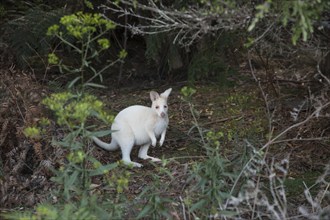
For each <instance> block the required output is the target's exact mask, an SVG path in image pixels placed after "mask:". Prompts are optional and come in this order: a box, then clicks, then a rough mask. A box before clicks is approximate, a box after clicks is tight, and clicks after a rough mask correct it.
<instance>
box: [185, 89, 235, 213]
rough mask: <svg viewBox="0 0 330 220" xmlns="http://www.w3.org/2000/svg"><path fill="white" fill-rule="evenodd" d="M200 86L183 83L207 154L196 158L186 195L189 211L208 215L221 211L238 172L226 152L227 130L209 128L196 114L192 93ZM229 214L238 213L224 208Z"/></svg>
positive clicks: (186, 99) (195, 125) (186, 97)
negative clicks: (199, 122)
mask: <svg viewBox="0 0 330 220" xmlns="http://www.w3.org/2000/svg"><path fill="white" fill-rule="evenodd" d="M195 92H196V90H194V89H192V88H189V87H183V88H182V89H181V94H182V95H183V99H184V100H185V101H187V102H188V103H189V107H190V111H191V113H192V114H193V118H194V119H195V120H194V127H196V128H197V129H198V131H199V135H200V138H201V140H202V147H203V149H204V150H205V158H204V159H203V160H202V161H200V162H195V163H194V164H193V166H192V170H191V172H190V177H189V179H188V180H189V182H193V183H194V184H193V187H192V188H190V189H189V192H194V194H193V193H188V195H194V196H188V197H187V198H186V199H185V203H186V206H187V207H188V208H187V209H188V211H189V213H190V214H192V215H193V216H195V217H198V218H208V217H210V216H214V215H215V214H219V213H221V212H219V209H218V208H219V204H222V203H223V202H224V201H225V200H226V199H228V198H229V197H230V196H231V195H230V194H229V190H230V184H231V183H232V182H233V181H234V178H235V176H236V175H235V172H234V171H233V169H232V165H231V162H230V161H229V160H228V159H226V158H225V157H224V156H223V155H222V154H221V152H222V147H221V142H220V140H221V139H223V138H224V133H223V132H221V131H219V132H214V131H208V132H205V131H204V130H203V129H202V128H201V127H200V126H199V124H198V121H197V119H196V116H194V114H195V113H194V112H195V109H194V105H193V104H192V103H191V96H192V95H193V94H194V93H195ZM222 214H223V215H226V216H229V215H233V214H235V213H231V212H223V213H222Z"/></svg>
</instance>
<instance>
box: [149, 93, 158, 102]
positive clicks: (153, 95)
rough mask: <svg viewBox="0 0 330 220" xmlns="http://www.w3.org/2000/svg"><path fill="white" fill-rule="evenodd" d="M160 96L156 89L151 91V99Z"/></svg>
mask: <svg viewBox="0 0 330 220" xmlns="http://www.w3.org/2000/svg"><path fill="white" fill-rule="evenodd" d="M158 98H159V94H158V93H157V92H154V91H151V92H150V99H151V101H155V100H156V99H158Z"/></svg>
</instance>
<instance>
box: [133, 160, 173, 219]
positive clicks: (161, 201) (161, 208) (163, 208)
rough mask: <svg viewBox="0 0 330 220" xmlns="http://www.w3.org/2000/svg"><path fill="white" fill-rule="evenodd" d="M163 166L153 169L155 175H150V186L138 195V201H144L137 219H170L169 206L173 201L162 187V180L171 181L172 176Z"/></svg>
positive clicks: (164, 187) (165, 188)
mask: <svg viewBox="0 0 330 220" xmlns="http://www.w3.org/2000/svg"><path fill="white" fill-rule="evenodd" d="M165 165H166V162H165V163H163V166H160V167H155V169H156V170H157V172H156V173H157V174H151V178H152V184H151V185H149V186H148V187H146V188H145V189H144V190H143V191H142V192H141V193H140V194H139V199H140V200H142V201H146V202H145V204H144V206H143V208H142V210H141V212H140V213H139V214H138V216H137V219H143V218H147V217H148V218H151V219H162V218H166V219H172V215H171V210H170V205H171V203H173V202H174V200H173V199H172V198H171V197H170V196H169V195H167V194H166V190H167V187H166V186H164V183H163V181H162V178H164V177H167V178H169V179H170V180H173V178H174V177H173V176H172V174H171V173H170V172H169V171H168V170H167V168H166V167H165Z"/></svg>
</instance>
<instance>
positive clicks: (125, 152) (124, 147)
mask: <svg viewBox="0 0 330 220" xmlns="http://www.w3.org/2000/svg"><path fill="white" fill-rule="evenodd" d="M133 146H134V142H133V141H132V142H127V143H122V144H120V148H121V153H122V157H123V159H122V161H123V162H124V164H127V165H133V166H134V167H142V164H140V163H136V162H133V161H131V151H132V148H133Z"/></svg>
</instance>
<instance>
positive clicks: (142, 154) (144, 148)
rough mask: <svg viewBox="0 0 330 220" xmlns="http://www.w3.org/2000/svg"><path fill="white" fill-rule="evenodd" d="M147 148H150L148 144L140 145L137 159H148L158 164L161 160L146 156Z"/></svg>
mask: <svg viewBox="0 0 330 220" xmlns="http://www.w3.org/2000/svg"><path fill="white" fill-rule="evenodd" d="M149 146H150V144H145V145H142V146H141V147H140V150H139V158H141V159H144V160H147V159H150V160H152V161H153V162H159V161H161V159H159V158H156V157H150V156H148V150H149Z"/></svg>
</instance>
